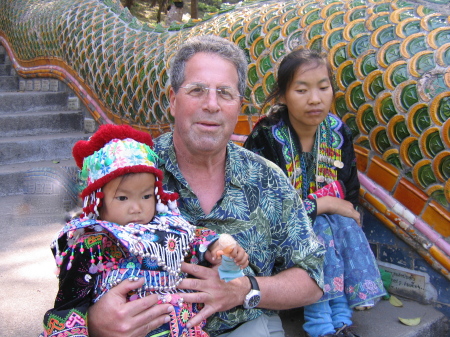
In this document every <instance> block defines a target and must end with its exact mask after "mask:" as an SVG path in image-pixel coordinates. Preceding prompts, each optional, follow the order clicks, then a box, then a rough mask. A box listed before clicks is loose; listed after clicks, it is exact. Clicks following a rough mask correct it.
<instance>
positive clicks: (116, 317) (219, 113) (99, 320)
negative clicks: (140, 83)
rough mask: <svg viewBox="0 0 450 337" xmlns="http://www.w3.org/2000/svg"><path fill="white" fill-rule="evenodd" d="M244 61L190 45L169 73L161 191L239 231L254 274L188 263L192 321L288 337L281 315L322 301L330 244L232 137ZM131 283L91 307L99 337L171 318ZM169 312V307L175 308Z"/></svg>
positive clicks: (141, 332) (264, 165)
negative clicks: (129, 298) (169, 120)
mask: <svg viewBox="0 0 450 337" xmlns="http://www.w3.org/2000/svg"><path fill="white" fill-rule="evenodd" d="M246 72H247V62H246V59H245V55H244V53H243V52H242V50H240V49H239V48H238V47H237V46H235V45H234V44H232V43H230V42H228V41H227V40H225V39H222V38H219V37H214V36H202V37H198V38H193V39H191V40H188V41H187V42H186V43H185V44H183V45H182V46H181V47H180V49H179V50H178V52H177V54H176V55H175V57H174V59H173V62H172V65H171V68H170V79H171V89H170V109H171V110H170V111H171V114H172V115H173V116H174V118H175V125H174V131H173V133H167V134H164V135H162V136H161V137H159V138H158V139H157V140H156V142H155V145H156V147H155V150H156V152H157V153H158V154H159V156H160V157H161V158H162V159H163V164H162V165H161V167H160V168H161V169H162V170H163V171H164V177H165V180H164V186H165V188H166V189H167V190H172V191H176V192H178V193H179V194H180V201H179V209H180V211H181V213H182V215H183V216H185V217H186V218H187V219H188V220H189V221H191V222H192V223H194V224H196V225H201V226H206V227H208V228H211V229H213V230H215V231H216V232H218V233H225V232H226V233H229V234H232V235H233V236H234V237H235V239H236V240H237V241H238V242H239V243H240V244H241V245H242V247H244V249H245V250H246V251H247V253H248V254H249V256H250V267H249V268H246V269H245V271H244V272H245V274H246V275H248V276H245V277H240V278H237V279H235V280H233V281H230V282H225V281H223V280H221V279H220V278H219V274H218V271H217V269H216V268H206V267H202V266H198V265H192V264H184V266H183V271H184V272H187V273H189V274H190V275H193V276H195V278H189V279H186V280H184V281H183V282H182V283H181V284H180V286H179V287H180V288H183V289H191V290H195V291H196V292H193V293H190V294H183V297H184V299H185V300H186V301H189V302H192V303H203V304H204V307H203V308H202V310H201V311H200V313H199V314H198V315H197V316H195V317H194V318H192V319H191V320H190V322H189V324H192V325H195V324H198V323H200V321H201V320H202V319H204V318H207V317H209V320H208V324H207V331H208V332H209V333H210V335H211V336H218V335H220V336H227V337H234V336H236V337H237V336H245V335H247V336H252V337H256V336H261V337H263V336H264V337H265V336H284V332H283V328H282V324H281V320H280V318H279V316H278V314H277V310H282V309H289V308H294V307H300V306H304V305H307V304H311V303H314V302H315V301H317V300H318V299H319V298H320V297H321V295H322V291H321V289H320V285H321V283H322V262H323V254H324V250H323V247H322V246H321V245H320V244H319V243H318V242H317V240H316V238H315V236H314V234H313V232H312V229H311V226H310V223H309V220H308V217H307V216H306V213H305V210H304V208H303V205H302V202H301V201H300V199H299V198H298V196H297V194H296V192H295V190H293V188H292V187H291V185H290V184H289V181H288V180H287V178H286V177H285V176H284V174H283V172H282V171H281V170H280V169H279V168H278V167H276V166H275V165H274V164H272V163H271V162H269V161H267V160H265V159H263V158H262V157H259V156H257V155H255V154H253V153H251V152H249V151H247V150H245V149H243V148H241V147H239V146H237V145H235V144H233V143H232V142H230V141H229V139H230V136H231V134H232V133H233V130H234V127H235V125H236V122H237V117H238V115H239V111H240V106H241V103H242V95H243V93H244V89H245V85H246ZM140 283H141V282H139V283H135V284H133V283H132V282H124V283H123V284H121V285H119V286H118V287H116V289H113V290H112V291H110V292H109V293H108V294H107V295H105V296H104V298H102V299H101V300H100V301H99V302H97V303H96V304H95V305H93V306H92V308H91V309H90V311H89V330H90V333H91V335H95V336H109V337H110V336H145V334H146V333H148V332H149V331H151V330H152V329H154V328H155V327H157V326H158V325H160V324H161V323H163V322H164V321H165V320H166V317H165V316H166V313H165V312H164V311H165V310H167V307H164V308H158V306H155V307H152V306H153V304H154V303H155V300H154V299H152V298H151V297H149V298H143V299H139V300H137V301H134V302H128V303H126V302H125V300H124V297H125V294H126V292H127V291H128V290H130V289H132V288H134V287H136V286H137V285H139V284H140ZM169 309H170V308H169Z"/></svg>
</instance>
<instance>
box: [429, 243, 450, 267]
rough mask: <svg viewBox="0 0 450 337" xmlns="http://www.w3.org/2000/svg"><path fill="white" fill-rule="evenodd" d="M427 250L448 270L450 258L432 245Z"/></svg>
mask: <svg viewBox="0 0 450 337" xmlns="http://www.w3.org/2000/svg"><path fill="white" fill-rule="evenodd" d="M429 252H430V254H431V256H433V257H434V258H435V259H436V261H437V262H439V263H440V264H441V265H442V266H443V267H444V268H445V269H447V270H450V259H449V257H448V256H447V255H445V254H444V253H443V252H442V251H441V250H440V249H439V248H437V247H436V246H435V245H433V246H431V247H430V249H429Z"/></svg>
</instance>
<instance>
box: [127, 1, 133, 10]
mask: <svg viewBox="0 0 450 337" xmlns="http://www.w3.org/2000/svg"><path fill="white" fill-rule="evenodd" d="M133 1H134V0H126V1H125V7H126V8H128V9H131V6H133Z"/></svg>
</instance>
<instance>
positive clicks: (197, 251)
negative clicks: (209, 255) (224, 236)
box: [190, 227, 219, 265]
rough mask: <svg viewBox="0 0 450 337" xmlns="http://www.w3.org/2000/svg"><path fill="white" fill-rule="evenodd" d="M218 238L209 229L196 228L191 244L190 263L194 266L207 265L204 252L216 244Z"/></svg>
mask: <svg viewBox="0 0 450 337" xmlns="http://www.w3.org/2000/svg"><path fill="white" fill-rule="evenodd" d="M218 239H219V236H218V235H217V234H216V232H214V231H213V230H211V229H208V228H205V227H198V228H196V229H195V233H194V240H193V241H192V244H191V254H192V257H191V260H190V262H191V263H194V264H202V265H205V264H208V263H207V261H206V260H205V252H206V251H207V250H208V247H209V245H211V244H212V243H214V242H216V241H217V240H218Z"/></svg>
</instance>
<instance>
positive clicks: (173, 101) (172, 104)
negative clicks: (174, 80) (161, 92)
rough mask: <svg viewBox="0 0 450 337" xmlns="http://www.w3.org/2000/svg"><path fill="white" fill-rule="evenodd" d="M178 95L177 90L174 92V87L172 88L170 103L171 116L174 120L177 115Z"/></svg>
mask: <svg viewBox="0 0 450 337" xmlns="http://www.w3.org/2000/svg"><path fill="white" fill-rule="evenodd" d="M176 100H177V99H176V93H175V90H173V88H172V87H170V90H169V102H170V114H171V115H172V117H173V118H175V113H174V111H175V110H176V104H177V103H176Z"/></svg>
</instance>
